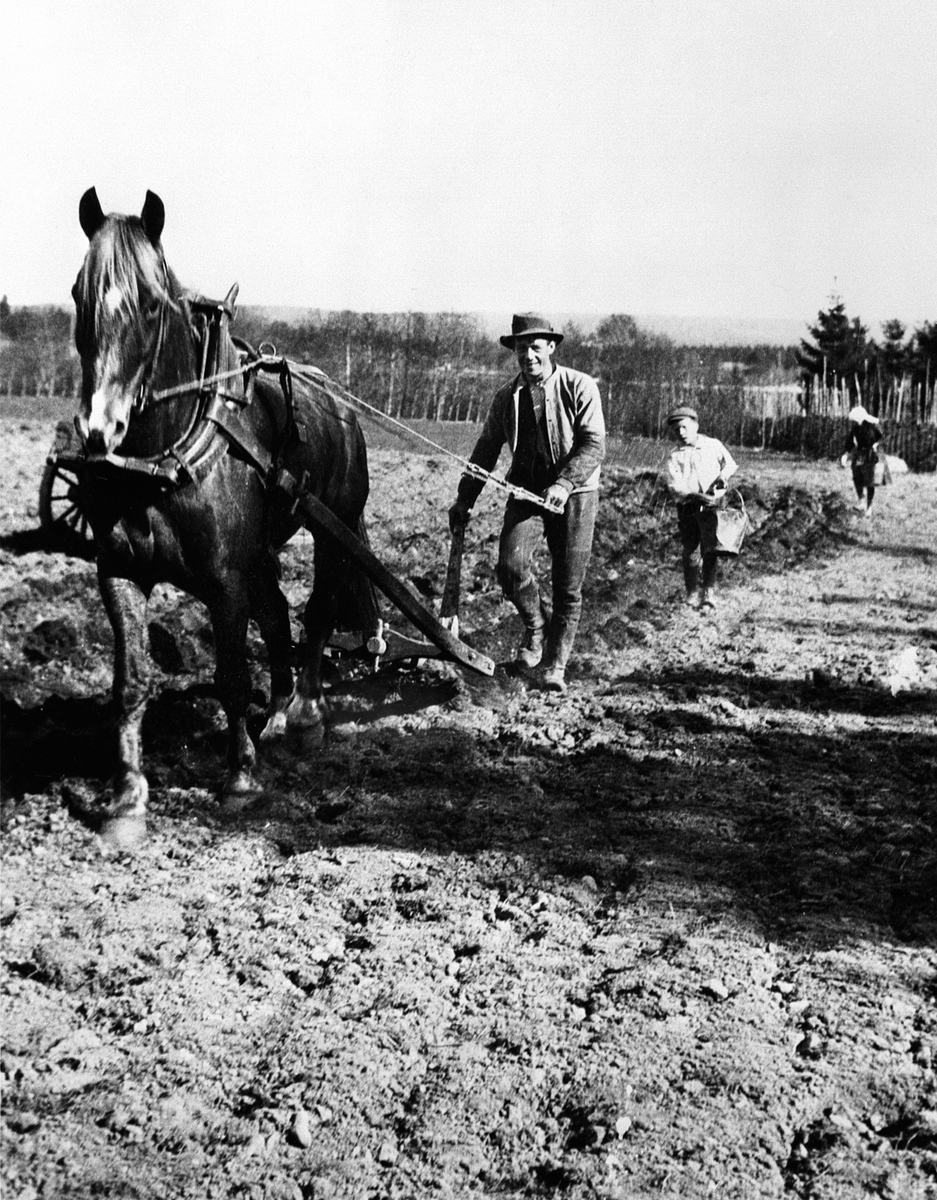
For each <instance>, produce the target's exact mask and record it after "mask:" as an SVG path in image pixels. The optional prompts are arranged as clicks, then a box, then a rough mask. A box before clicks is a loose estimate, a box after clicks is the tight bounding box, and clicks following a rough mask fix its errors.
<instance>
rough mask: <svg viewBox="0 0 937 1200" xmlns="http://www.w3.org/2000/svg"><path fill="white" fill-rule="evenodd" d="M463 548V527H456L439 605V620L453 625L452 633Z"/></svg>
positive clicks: (454, 624)
mask: <svg viewBox="0 0 937 1200" xmlns="http://www.w3.org/2000/svg"><path fill="white" fill-rule="evenodd" d="M464 548H465V525H456V527H455V529H453V531H452V544H451V546H450V547H449V565H448V566H447V567H446V584H445V587H444V588H443V592H442V601H441V602H440V605H439V618H440V620H442V621H450V622H451V623H452V625H453V632H456V630H457V629H458V626H457V625H456V622H457V621H458V619H459V593H460V591H461V590H462V551H463V549H464ZM457 636H458V634H457Z"/></svg>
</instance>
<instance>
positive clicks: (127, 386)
mask: <svg viewBox="0 0 937 1200" xmlns="http://www.w3.org/2000/svg"><path fill="white" fill-rule="evenodd" d="M164 217H165V212H164V209H163V202H162V200H160V198H159V196H157V195H156V194H155V193H154V192H149V191H148V192H147V194H146V203H145V204H144V205H143V212H142V213H141V215H140V216H139V217H126V216H120V215H118V214H116V213H111V214H110V215H109V216H105V215H104V212H103V211H102V209H101V205H100V202H99V201H98V196H97V192H95V190H94V188H89V189H88V191H87V192H85V194H84V195H83V196H82V198H81V203H80V205H79V208H78V218H79V221H80V222H81V228H82V229H83V230H84V232H85V234H86V235H87V237H88V240H89V242H90V245H89V247H88V253H87V254H86V255H85V261H84V265H83V266H82V268H81V271H80V272H79V273H78V278H77V279H76V281H75V286H74V288H72V296H73V297H74V300H75V309H76V320H75V345H76V347H77V349H78V354H79V356H80V358H81V368H82V389H81V409H80V412H79V415H78V417H77V419H76V425H77V427H78V432H79V434H80V435H81V437H82V440H83V441H84V443H85V447H86V449H87V450H88V451H89V452H90V453H92V454H103V453H108V452H110V451H113V450H115V449H116V448H117V447H118V446H119V445H120V443H121V441H122V440H123V438H124V436H125V434H126V432H127V427H128V425H129V423H130V417H131V413H132V411H133V408H134V406H135V405H137V404H142V403H143V402H144V401H145V399H146V394H147V389H148V387H149V385H150V381H151V378H152V374H153V371H154V368H155V365H156V360H157V358H158V356H159V352H160V345H161V341H162V339H163V336H164V328H165V323H166V320H167V314H168V311H169V310H170V309H175V308H178V305H177V301H176V295H177V293H178V284H177V283H176V281H175V279H174V277H173V275H172V272H171V271H170V270H169V268H168V266H167V265H166V260H165V258H164V257H163V251H162V247H161V246H160V240H159V239H160V234H161V233H162V230H163V220H164Z"/></svg>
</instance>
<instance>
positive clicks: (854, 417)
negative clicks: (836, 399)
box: [849, 404, 879, 425]
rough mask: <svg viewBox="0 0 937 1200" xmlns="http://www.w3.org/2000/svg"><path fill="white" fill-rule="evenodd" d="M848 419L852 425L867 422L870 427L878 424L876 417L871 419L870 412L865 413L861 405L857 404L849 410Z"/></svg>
mask: <svg viewBox="0 0 937 1200" xmlns="http://www.w3.org/2000/svg"><path fill="white" fill-rule="evenodd" d="M849 419H850V421H852V423H853V425H861V424H862V422H863V421H868V422H869V423H870V424H872V425H877V424H878V423H879V421H878V417H873V416H872V414H871V413H870V412H866V410H865V409H864V408H863V407H862V405H861V404H857V405H856V406H855V408H851V409H850V410H849Z"/></svg>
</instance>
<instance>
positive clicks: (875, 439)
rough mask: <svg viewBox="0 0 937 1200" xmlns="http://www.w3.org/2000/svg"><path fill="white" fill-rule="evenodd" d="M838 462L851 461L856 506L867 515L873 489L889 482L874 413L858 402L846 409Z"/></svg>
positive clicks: (849, 462) (870, 514)
mask: <svg viewBox="0 0 937 1200" xmlns="http://www.w3.org/2000/svg"><path fill="white" fill-rule="evenodd" d="M841 462H842V465H843V466H844V467H845V466H847V465H849V464H851V465H852V482H853V484H854V486H855V489H856V495H857V496H858V498H859V504H858V508H859V509H860V510H861V511H862V514H863V516H865V517H871V516H872V501H873V500H874V499H875V489H876V487H877V486H882V485H884V484H886V483H891V474H890V473H889V470H888V463H887V461H886V459H885V449H884V446H883V444H882V429H881V426H880V425H879V420H878V417H873V416H872V414H871V413H868V412H866V410H865V409H864V408H863V407H862V405H861V404H857V405H856V407H855V408H853V409H850V412H849V434H848V436H847V438H846V452H845V454H844V455H843V457H842V459H841Z"/></svg>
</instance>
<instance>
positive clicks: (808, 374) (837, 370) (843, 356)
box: [797, 296, 871, 408]
mask: <svg viewBox="0 0 937 1200" xmlns="http://www.w3.org/2000/svg"><path fill="white" fill-rule="evenodd" d="M808 332H809V333H810V336H811V337H812V338H813V342H812V343H811V342H808V341H807V340H806V339H802V340H801V343H800V350H799V351H798V354H797V362H798V364H799V366H800V368H801V372H802V377H803V382H804V393H805V397H806V403H807V407H808V408H809V407H810V402H811V400H812V390H811V389H812V388H813V387H814V386H815V385H819V386H820V387H822V388H833V387H835V388H845V389H846V391H847V392H848V394H849V396H850V397H851V398H853V399H855V398H857V397H858V396H859V394H860V393H861V394H867V391H866V386H865V385H866V375H867V370H868V360H869V358H870V356H871V347H870V343H869V340H868V332H869V331H868V329H866V327H865V326H864V325H863V324H862V323H861V321H860V320H859V318H858V317H854V318H853V319H852V320H850V319H849V317H848V316H847V315H846V305H845V304H844V303H843V301H842V300H841V299H840V298H839V297H838V296H831V297H830V307H829V308H828V309H827V310H826V311H825V312H822V311H821V312H819V313H818V314H817V323H816V325H811V326H810V327H809V330H808Z"/></svg>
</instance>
